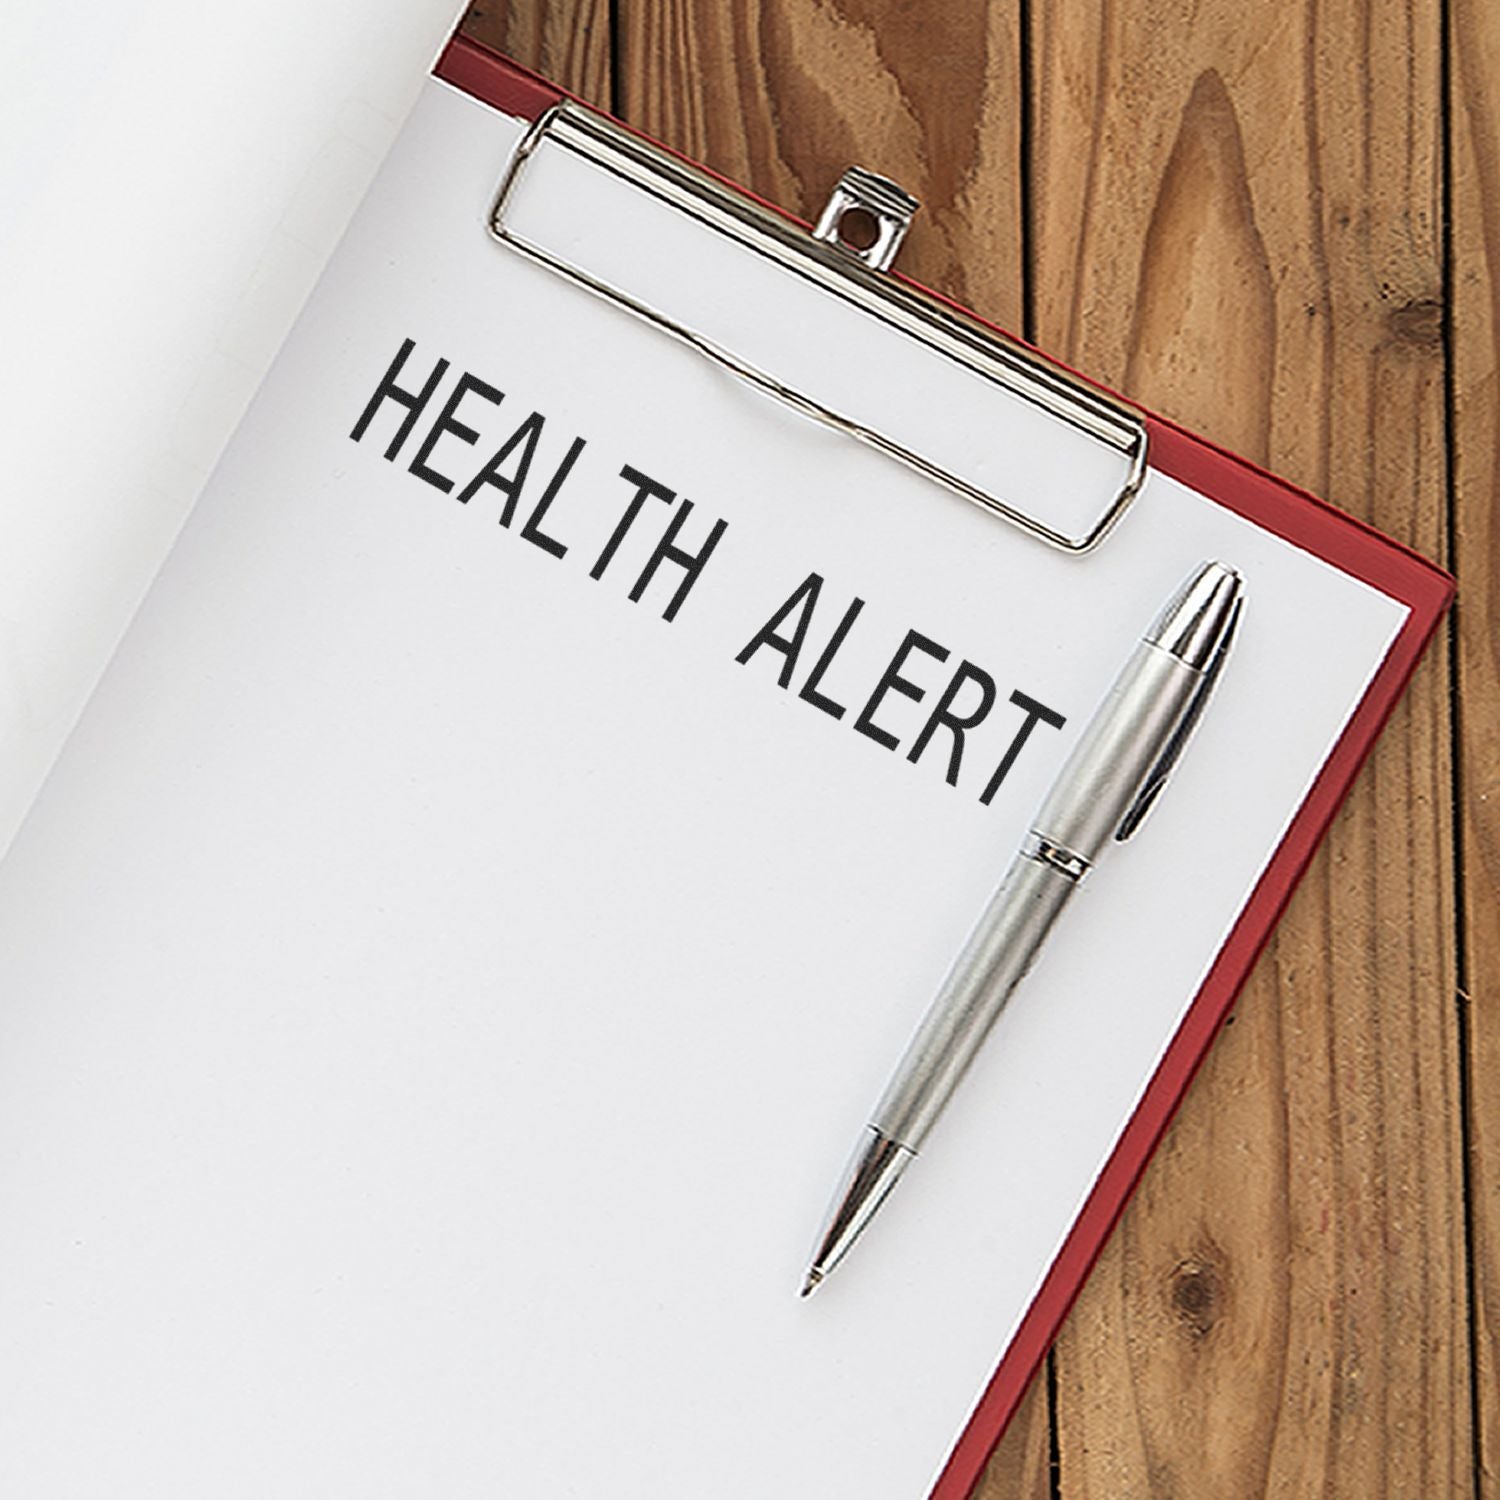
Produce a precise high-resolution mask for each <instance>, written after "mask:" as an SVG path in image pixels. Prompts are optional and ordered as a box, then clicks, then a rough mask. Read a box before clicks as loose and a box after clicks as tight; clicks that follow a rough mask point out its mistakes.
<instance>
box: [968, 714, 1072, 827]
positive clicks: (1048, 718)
mask: <svg viewBox="0 0 1500 1500" xmlns="http://www.w3.org/2000/svg"><path fill="white" fill-rule="evenodd" d="M1010 701H1011V702H1012V703H1014V704H1015V705H1016V707H1017V708H1019V709H1020V710H1021V711H1022V713H1024V714H1025V715H1026V719H1025V722H1024V723H1022V725H1021V727H1020V728H1019V729H1018V730H1016V734H1015V738H1014V739H1013V740H1011V742H1010V744H1009V746H1008V747H1007V748H1006V751H1005V754H1004V755H1002V756H1001V757H1000V764H999V765H998V766H996V767H995V774H994V775H993V776H991V777H990V782H989V785H988V786H987V787H985V789H984V790H983V791H982V792H981V793H980V794H979V800H980V801H981V802H982V803H984V805H985V806H986V807H988V806H989V805H990V798H991V797H993V796H994V795H995V793H996V792H997V791H999V790H1000V783H1001V782H1002V781H1004V780H1005V778H1006V776H1007V775H1008V774H1009V772H1010V768H1011V767H1012V766H1013V765H1015V763H1016V757H1017V756H1018V755H1019V754H1020V753H1021V746H1022V745H1024V744H1025V743H1026V741H1027V740H1029V739H1030V738H1031V731H1032V730H1033V729H1035V728H1036V726H1037V725H1038V724H1039V723H1041V724H1050V725H1051V726H1052V727H1053V728H1054V729H1061V728H1062V727H1063V725H1064V724H1066V723H1067V722H1068V721H1067V720H1066V719H1065V718H1063V716H1062V715H1061V714H1059V713H1054V712H1053V711H1052V710H1051V709H1050V708H1048V707H1046V705H1045V704H1041V703H1038V702H1037V701H1036V699H1035V698H1028V697H1027V696H1026V694H1025V693H1022V692H1014V693H1012V694H1011V695H1010Z"/></svg>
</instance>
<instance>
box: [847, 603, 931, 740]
mask: <svg viewBox="0 0 1500 1500" xmlns="http://www.w3.org/2000/svg"><path fill="white" fill-rule="evenodd" d="M913 651H920V652H922V653H923V654H924V655H926V656H931V657H935V658H936V659H937V660H938V661H947V659H948V650H947V648H946V647H945V646H939V645H938V643H937V642H936V641H929V640H928V639H927V637H926V636H925V635H920V634H918V632H917V631H915V630H908V631H907V632H906V639H905V640H904V641H902V642H901V644H900V645H899V646H898V647H897V648H896V654H895V655H894V656H893V657H892V658H891V664H890V666H888V667H887V668H886V669H885V675H884V676H883V677H882V678H881V679H880V681H879V682H878V683H876V684H875V691H874V692H873V693H871V694H870V700H869V702H868V703H866V704H865V706H864V707H863V708H862V709H860V711H859V717H858V718H857V719H856V720H855V721H854V727H855V728H856V729H857V730H858V731H859V732H860V733H861V734H864V735H868V736H869V737H870V738H871V739H872V740H874V741H875V743H876V744H877V745H884V746H885V748H886V749H887V750H894V749H895V748H896V746H897V745H898V744H900V741H899V740H898V739H897V738H896V736H895V735H893V734H890V733H888V732H887V731H886V730H884V729H882V728H881V727H880V726H879V725H878V724H877V723H876V722H875V710H876V709H877V708H879V707H880V700H881V699H882V698H884V697H885V695H886V694H887V693H891V692H895V693H900V694H901V696H902V697H903V698H910V699H912V701H913V702H916V703H920V702H921V701H922V699H923V698H924V697H925V696H926V692H927V690H926V689H925V688H920V687H918V686H917V685H916V683H914V682H912V681H910V680H909V679H908V678H905V677H903V676H902V675H901V668H902V667H903V666H905V665H906V658H907V657H908V656H910V655H911V653H912V652H913Z"/></svg>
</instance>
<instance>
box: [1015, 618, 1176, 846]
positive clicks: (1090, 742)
mask: <svg viewBox="0 0 1500 1500" xmlns="http://www.w3.org/2000/svg"><path fill="white" fill-rule="evenodd" d="M1202 681H1203V674H1202V672H1200V671H1198V670H1197V669H1196V668H1194V667H1191V666H1189V665H1188V664H1187V663H1186V662H1184V661H1183V660H1182V658H1181V657H1179V656H1176V655H1174V654H1173V653H1172V652H1171V651H1167V650H1165V649H1163V648H1162V647H1161V646H1157V645H1153V644H1152V643H1151V642H1150V641H1142V642H1140V644H1139V645H1137V646H1136V648H1135V651H1134V652H1133V653H1132V655H1131V656H1130V659H1129V660H1128V661H1127V662H1126V663H1125V666H1124V668H1123V669H1122V670H1121V672H1120V675H1119V676H1118V677H1117V678H1116V679H1115V682H1114V686H1113V687H1111V688H1110V690H1109V693H1108V696H1107V697H1106V698H1105V700H1104V702H1103V703H1101V704H1100V705H1099V709H1098V712H1097V713H1095V715H1094V717H1093V718H1092V719H1091V720H1090V721H1089V723H1088V725H1087V727H1086V728H1085V729H1084V731H1083V733H1082V735H1080V736H1079V739H1078V743H1077V744H1076V745H1075V746H1074V747H1073V752H1072V754H1071V755H1069V757H1068V759H1067V761H1066V762H1065V763H1064V765H1063V768H1062V770H1061V771H1060V772H1059V773H1058V777H1057V780H1056V781H1055V782H1054V783H1053V785H1052V790H1051V792H1049V793H1048V795H1047V800H1046V801H1045V802H1043V803H1042V805H1041V807H1040V808H1039V809H1038V811H1037V815H1036V817H1035V818H1034V819H1033V820H1032V823H1031V827H1032V830H1033V831H1034V832H1035V833H1036V834H1037V835H1038V836H1040V837H1041V838H1043V839H1045V840H1046V841H1047V842H1048V843H1049V844H1052V845H1054V846H1055V847H1056V848H1058V849H1060V850H1063V851H1066V853H1068V854H1070V855H1074V856H1076V858H1077V859H1079V860H1082V861H1083V862H1084V864H1085V865H1092V864H1093V863H1094V861H1095V860H1096V859H1097V858H1098V857H1099V851H1100V850H1101V849H1102V848H1103V847H1104V846H1105V844H1107V843H1108V842H1109V840H1110V839H1111V838H1113V837H1114V835H1115V832H1116V830H1117V829H1118V828H1119V827H1120V824H1121V821H1122V820H1123V819H1124V817H1125V814H1126V812H1127V811H1128V810H1129V808H1130V806H1131V804H1132V803H1133V802H1134V801H1135V799H1136V797H1137V796H1138V795H1139V793H1140V791H1141V787H1142V781H1143V778H1144V776H1145V774H1146V772H1147V770H1148V769H1149V768H1150V767H1151V766H1152V765H1153V764H1154V763H1155V762H1156V761H1157V759H1158V757H1160V755H1161V754H1162V751H1163V750H1164V749H1165V748H1166V745H1167V742H1168V740H1170V739H1171V737H1172V735H1173V733H1174V732H1175V731H1176V729H1177V727H1178V726H1179V725H1180V724H1181V723H1182V719H1183V713H1184V710H1185V708H1186V706H1187V705H1188V704H1189V702H1190V701H1191V700H1192V698H1193V696H1194V694H1195V693H1196V692H1197V691H1198V689H1199V687H1200V685H1201V684H1202Z"/></svg>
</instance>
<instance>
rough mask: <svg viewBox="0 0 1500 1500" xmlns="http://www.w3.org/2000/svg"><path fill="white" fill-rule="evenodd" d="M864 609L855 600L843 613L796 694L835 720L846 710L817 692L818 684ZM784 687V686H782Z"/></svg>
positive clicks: (861, 601) (859, 601)
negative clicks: (800, 689)
mask: <svg viewBox="0 0 1500 1500" xmlns="http://www.w3.org/2000/svg"><path fill="white" fill-rule="evenodd" d="M864 607H865V601H864V600H863V599H858V598H857V599H855V600H854V601H853V603H851V604H850V606H849V608H848V609H846V610H845V611H844V618H843V619H842V620H840V621H839V623H838V628H837V629H836V630H835V631H834V632H833V636H832V638H831V639H830V640H829V642H828V644H827V645H826V646H824V648H823V654H822V655H821V656H820V657H819V658H818V659H817V661H816V662H814V663H813V669H812V671H811V672H809V673H808V674H807V681H806V682H804V683H803V684H802V691H801V692H800V693H798V694H797V696H798V697H799V698H801V699H802V701H803V702H804V703H811V704H812V706H813V707H814V708H821V709H822V710H823V712H824V713H825V714H832V715H833V717H834V718H835V719H842V718H843V717H844V714H845V713H846V712H847V710H846V709H845V708H844V705H843V704H842V703H835V702H834V701H833V699H832V698H828V697H825V696H824V695H823V694H822V693H820V692H819V691H818V684H819V683H820V682H822V680H823V674H824V673H825V672H826V671H827V670H828V669H829V667H830V666H832V665H833V659H834V657H835V656H837V655H838V651H839V647H840V646H842V645H843V644H844V637H845V636H846V635H848V634H849V630H850V627H851V626H852V625H853V624H854V622H855V620H857V619H858V618H859V612H860V610H862V609H863V608H864ZM782 685H783V686H785V684H784V683H783V684H782Z"/></svg>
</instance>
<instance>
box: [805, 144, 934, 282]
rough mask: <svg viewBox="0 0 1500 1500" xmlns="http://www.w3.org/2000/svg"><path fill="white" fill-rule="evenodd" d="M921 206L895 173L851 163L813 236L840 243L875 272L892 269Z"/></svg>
mask: <svg viewBox="0 0 1500 1500" xmlns="http://www.w3.org/2000/svg"><path fill="white" fill-rule="evenodd" d="M920 206H921V205H920V204H918V202H917V200H916V199H915V198H913V197H912V195H911V194H910V193H908V192H907V191H906V190H905V188H901V187H898V186H897V185H896V184H895V183H894V182H892V181H891V180H890V178H888V177H880V176H877V175H876V174H875V173H874V172H868V171H866V170H865V168H863V167H850V168H849V169H848V171H846V172H845V173H844V175H843V176H842V177H840V178H839V180H838V186H837V187H835V188H834V190H833V192H832V193H831V194H830V195H829V199H828V203H827V205H826V206H825V207H824V209H823V212H822V214H821V215H820V216H819V219H818V222H817V224H816V226H815V227H814V229H813V238H814V239H817V240H822V241H823V243H824V244H825V245H837V246H838V248H839V249H840V250H843V251H844V252H845V253H846V254H849V255H852V256H854V257H855V259H856V260H861V261H863V262H864V263H865V265H867V266H869V268H870V269H871V270H872V271H888V270H889V269H890V266H891V262H892V261H893V260H895V258H896V252H897V251H898V250H899V249H900V248H901V241H902V240H904V239H905V238H906V231H907V230H908V229H910V228H911V220H912V215H913V214H915V213H916V211H917V209H918V208H919V207H920Z"/></svg>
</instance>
